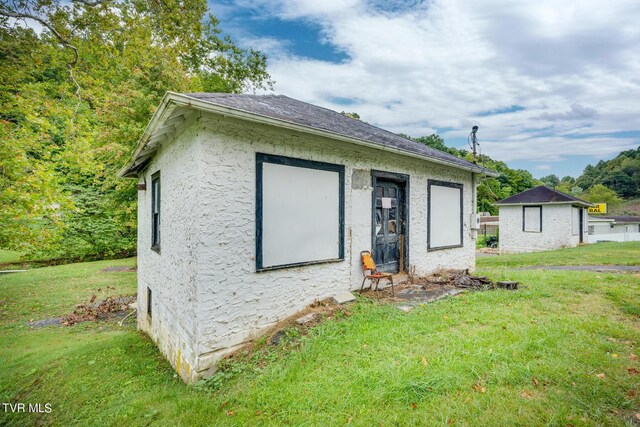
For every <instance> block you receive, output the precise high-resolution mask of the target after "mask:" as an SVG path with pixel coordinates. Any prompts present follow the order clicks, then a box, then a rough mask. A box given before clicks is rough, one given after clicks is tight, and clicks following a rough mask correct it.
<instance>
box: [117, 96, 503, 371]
mask: <svg viewBox="0 0 640 427" xmlns="http://www.w3.org/2000/svg"><path fill="white" fill-rule="evenodd" d="M487 174H489V175H495V174H494V173H493V172H490V171H487V170H486V169H484V168H481V167H479V166H478V165H476V164H473V163H470V162H467V161H465V160H462V159H459V158H457V157H455V156H452V155H449V154H447V153H443V152H441V151H438V150H435V149H432V148H430V147H428V146H425V145H423V144H419V143H416V142H414V141H410V140H408V139H405V138H403V137H400V136H398V135H396V134H393V133H391V132H387V131H385V130H382V129H379V128H377V127H374V126H371V125H369V124H367V123H364V122H361V121H358V120H353V119H351V118H349V117H346V116H344V115H341V114H339V113H336V112H334V111H331V110H328V109H325V108H321V107H318V106H314V105H311V104H307V103H304V102H301V101H297V100H295V99H291V98H288V97H286V96H274V95H266V96H256V95H230V94H209V93H192V94H177V93H167V95H166V96H165V97H164V99H163V101H162V103H161V104H160V106H159V108H158V109H157V111H156V113H155V115H154V116H153V118H152V119H151V122H150V123H149V125H148V126H147V128H146V130H145V132H144V134H143V135H142V138H141V139H140V141H139V143H138V146H137V148H136V150H135V152H134V154H133V157H132V159H131V160H130V162H129V163H128V164H127V165H126V166H125V168H123V170H122V171H121V172H120V174H119V175H120V176H121V177H131V178H135V179H137V180H138V190H139V191H138V327H139V328H140V329H142V330H143V331H145V332H146V333H148V334H149V335H150V336H151V338H152V339H153V340H154V341H155V342H156V343H157V344H158V346H159V348H160V349H161V351H162V352H163V353H164V355H165V356H166V357H167V359H168V360H169V361H170V362H171V364H172V365H173V366H174V367H175V368H176V370H177V371H178V373H179V374H180V375H181V377H182V378H183V379H184V380H185V381H195V380H197V379H198V378H199V377H201V376H206V375H207V374H208V373H210V372H211V369H212V368H213V367H214V366H215V363H216V361H218V360H219V359H220V358H221V357H223V356H224V355H226V354H228V353H229V352H231V351H233V350H235V349H237V348H238V347H239V346H240V345H242V344H244V343H246V342H247V341H249V340H251V339H254V338H256V337H257V336H259V335H260V334H261V333H263V332H264V331H265V330H266V329H267V328H269V327H271V326H272V325H274V324H275V323H276V322H278V321H280V320H282V319H284V318H286V317H288V316H290V315H292V314H294V313H296V312H297V311H299V310H301V309H303V308H304V307H305V306H307V305H308V304H310V303H312V302H313V301H314V300H319V299H323V298H327V297H331V296H333V295H336V294H338V293H341V292H345V291H350V290H354V289H358V288H359V287H360V284H361V283H362V279H363V273H362V267H361V262H360V252H361V251H362V250H372V251H373V254H374V258H375V261H376V263H377V264H378V267H379V269H380V270H382V271H386V272H392V273H396V272H399V271H409V269H412V270H414V271H415V273H416V274H418V275H425V274H428V273H431V272H433V271H435V270H438V269H442V268H458V269H462V268H470V269H473V268H474V265H475V228H477V225H476V220H477V218H476V216H475V208H474V207H475V190H476V185H477V184H478V183H479V180H480V178H481V177H482V176H483V175H487Z"/></svg>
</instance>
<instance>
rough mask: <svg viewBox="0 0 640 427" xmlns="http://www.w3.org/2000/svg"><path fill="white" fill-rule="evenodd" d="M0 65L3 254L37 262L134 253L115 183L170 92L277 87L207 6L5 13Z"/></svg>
mask: <svg viewBox="0 0 640 427" xmlns="http://www.w3.org/2000/svg"><path fill="white" fill-rule="evenodd" d="M32 28H36V29H37V31H34V30H33V29H32ZM0 63H1V64H2V67H1V68H0V140H1V141H2V143H1V144H0V247H5V248H15V249H20V250H22V251H26V252H28V253H29V254H30V256H32V257H33V256H36V257H39V256H46V257H63V258H80V259H81V258H86V257H90V258H102V257H109V256H118V255H124V254H128V253H131V252H133V251H134V250H135V245H136V202H135V201H136V193H135V187H134V184H135V183H134V182H132V181H130V180H118V179H117V178H116V172H117V170H118V169H119V168H120V167H121V166H122V165H123V164H124V163H125V160H126V158H127V157H128V156H129V154H130V153H131V151H132V150H133V147H134V146H135V144H136V141H137V139H138V138H139V136H140V135H141V133H142V130H143V129H144V127H145V126H146V124H147V122H148V121H149V119H150V117H151V115H152V114H153V112H154V109H155V108H156V106H157V105H158V104H159V102H160V100H161V98H162V96H163V95H164V93H165V92H166V91H167V90H172V91H178V92H189V91H212V92H242V91H251V90H255V89H257V88H270V87H271V85H272V81H271V79H270V76H269V74H268V73H267V71H266V58H265V56H264V55H263V54H262V53H260V52H257V51H254V50H244V49H240V48H239V47H237V46H236V45H235V44H234V42H233V41H232V40H231V39H230V38H228V37H223V36H222V34H221V32H220V30H219V28H218V21H217V19H216V18H215V17H214V16H211V15H209V14H208V13H207V5H206V1H205V0H163V1H162V2H159V1H145V0H97V1H93V2H89V1H86V0H73V1H70V2H69V1H51V0H18V1H13V2H7V3H5V2H3V3H2V4H0Z"/></svg>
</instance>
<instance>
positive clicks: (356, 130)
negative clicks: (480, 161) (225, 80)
mask: <svg viewBox="0 0 640 427" xmlns="http://www.w3.org/2000/svg"><path fill="white" fill-rule="evenodd" d="M182 95H184V96H188V97H190V98H195V99H199V100H201V101H205V102H208V103H210V104H214V105H219V106H222V107H227V108H232V109H234V110H240V111H245V112H248V113H252V114H257V115H260V116H265V117H269V118H272V119H277V120H282V121H285V122H289V123H294V124H297V125H301V126H305V127H309V128H313V129H319V130H322V131H325V132H331V133H334V134H337V135H341V136H345V137H349V138H356V139H359V140H364V141H367V142H370V143H374V144H378V145H381V146H386V147H393V148H395V149H398V150H402V151H406V152H409V153H415V154H419V155H423V156H425V157H430V158H433V159H436V160H440V161H443V162H447V163H449V164H452V165H457V166H460V167H462V168H465V169H470V170H473V171H475V172H488V173H489V174H491V175H493V174H494V172H492V171H489V170H488V169H485V168H483V167H481V166H478V165H476V164H474V163H471V162H468V161H466V160H464V159H460V158H458V157H456V156H454V155H452V154H449V153H445V152H443V151H440V150H436V149H434V148H431V147H428V146H426V145H424V144H420V143H418V142H415V141H411V140H409V139H407V138H403V137H401V136H399V135H396V134H394V133H392V132H389V131H386V130H384V129H380V128H378V127H375V126H372V125H370V124H368V123H365V122H362V121H359V120H354V119H351V118H349V117H346V116H344V115H342V114H340V113H337V112H335V111H332V110H329V109H327V108H323V107H318V106H317V105H313V104H309V103H306V102H302V101H298V100H297V99H293V98H289V97H287V96H284V95H243V94H227V93H183V94H182Z"/></svg>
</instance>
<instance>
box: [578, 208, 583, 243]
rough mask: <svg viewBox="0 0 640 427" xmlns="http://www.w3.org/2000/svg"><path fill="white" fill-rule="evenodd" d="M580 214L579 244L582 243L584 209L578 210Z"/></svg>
mask: <svg viewBox="0 0 640 427" xmlns="http://www.w3.org/2000/svg"><path fill="white" fill-rule="evenodd" d="M578 211H579V212H580V221H579V222H580V243H584V208H578Z"/></svg>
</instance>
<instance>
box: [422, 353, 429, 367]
mask: <svg viewBox="0 0 640 427" xmlns="http://www.w3.org/2000/svg"><path fill="white" fill-rule="evenodd" d="M427 365H428V362H427V358H426V357H424V356H422V366H424V367H425V368H426V367H427Z"/></svg>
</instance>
